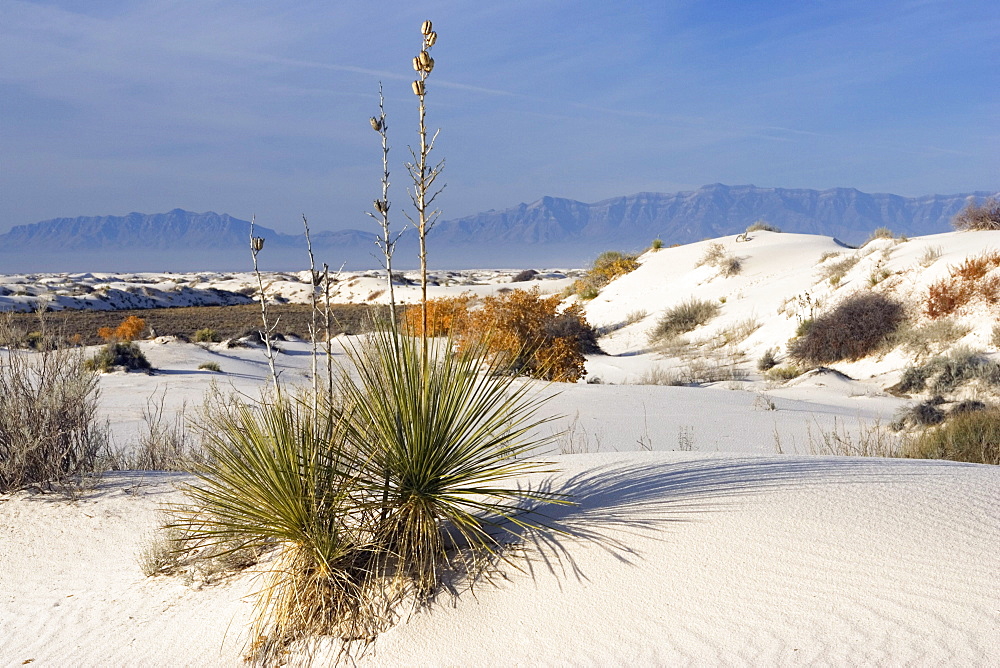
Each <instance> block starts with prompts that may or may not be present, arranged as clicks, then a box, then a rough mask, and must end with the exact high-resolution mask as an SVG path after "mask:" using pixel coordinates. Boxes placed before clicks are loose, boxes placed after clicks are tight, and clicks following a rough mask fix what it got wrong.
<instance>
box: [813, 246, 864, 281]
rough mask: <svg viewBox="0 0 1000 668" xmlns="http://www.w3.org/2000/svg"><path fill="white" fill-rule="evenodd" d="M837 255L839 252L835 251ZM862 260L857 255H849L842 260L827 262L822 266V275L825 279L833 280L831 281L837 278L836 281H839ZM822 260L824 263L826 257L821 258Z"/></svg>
mask: <svg viewBox="0 0 1000 668" xmlns="http://www.w3.org/2000/svg"><path fill="white" fill-rule="evenodd" d="M835 255H838V254H837V253H835V254H834V256H835ZM830 257H833V256H830ZM860 260H861V258H859V257H858V256H857V255H848V256H847V257H845V258H843V259H842V260H838V261H836V262H829V263H825V264H823V266H822V267H821V268H820V276H821V277H822V278H823V279H825V280H828V281H831V283H832V282H833V281H834V280H836V282H837V283H839V282H840V281H841V279H843V278H844V275H845V274H847V272H849V271H850V270H851V269H853V268H854V265H856V264H857V263H858V262H859V261H860ZM820 262H821V263H823V262H824V259H820Z"/></svg>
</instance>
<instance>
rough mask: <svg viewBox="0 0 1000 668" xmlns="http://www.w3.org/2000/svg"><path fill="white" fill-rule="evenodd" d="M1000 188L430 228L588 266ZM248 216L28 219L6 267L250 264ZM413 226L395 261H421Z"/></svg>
mask: <svg viewBox="0 0 1000 668" xmlns="http://www.w3.org/2000/svg"><path fill="white" fill-rule="evenodd" d="M996 194H997V193H989V192H975V193H963V194H958V195H927V196H924V197H901V196H898V195H890V194H869V193H863V192H860V191H858V190H855V189H853V188H834V189H831V190H822V191H819V190H805V189H785V188H758V187H755V186H726V185H722V184H713V185H708V186H704V187H702V188H699V189H698V190H694V191H688V192H678V193H670V194H667V193H638V194H635V195H629V196H625V197H616V198H613V199H608V200H603V201H600V202H595V203H593V204H586V203H584V202H577V201H575V200H569V199H561V198H558V197H543V198H542V199H540V200H537V201H536V202H532V203H531V204H520V205H518V206H516V207H512V208H509V209H505V210H503V211H487V212H484V213H479V214H476V215H474V216H467V217H464V218H458V219H455V220H447V221H441V222H440V223H439V224H438V225H437V226H436V227H435V228H434V230H433V231H432V233H431V237H432V239H433V246H432V250H431V262H432V263H433V264H434V265H435V266H437V267H444V268H461V267H466V268H468V267H483V268H519V267H528V266H548V267H553V266H582V265H584V264H587V263H588V262H589V261H590V260H592V259H593V258H594V257H595V256H596V255H597V254H599V253H600V252H601V251H604V250H608V249H611V248H614V249H619V250H626V251H632V250H639V249H642V248H645V247H647V246H648V245H649V243H650V242H651V241H652V240H653V239H656V238H659V239H662V240H663V242H664V243H666V244H668V245H669V244H674V243H680V244H683V243H690V242H692V241H699V240H701V239H705V238H713V237H720V236H726V235H730V234H738V233H739V232H741V231H743V230H744V229H745V228H746V227H747V225H749V224H751V223H753V222H755V221H757V220H765V221H767V222H768V223H770V224H772V225H775V226H777V227H779V228H781V229H782V230H783V231H785V232H802V233H807V234H821V235H826V236H832V237H836V238H838V239H840V240H841V241H844V242H845V243H849V244H859V243H861V242H863V241H864V240H865V239H866V238H867V237H868V236H869V234H870V233H871V232H872V231H873V230H875V229H876V228H878V227H888V228H890V229H891V230H893V231H894V232H895V233H897V234H906V235H908V236H920V235H924V234H934V233H938V232H945V231H948V230H949V229H950V225H949V224H950V221H951V219H952V218H953V217H954V215H955V214H956V213H957V212H958V211H960V210H961V209H962V207H964V206H965V205H966V203H967V202H968V200H969V198H975V199H977V200H982V199H985V198H987V197H989V196H993V195H996ZM255 234H256V235H257V236H262V237H265V239H266V240H267V241H266V245H265V249H266V250H265V251H264V252H263V253H261V255H260V257H261V260H262V262H265V263H266V266H265V267H264V268H268V269H290V268H301V267H302V266H303V264H304V261H305V240H304V237H303V235H291V234H282V233H279V232H276V231H274V230H271V229H268V228H266V227H260V226H257V228H256V232H255ZM249 235H250V223H249V222H247V221H245V220H240V219H238V218H233V217H232V216H230V215H228V214H217V213H213V212H208V213H192V212H189V211H183V210H181V209H175V210H173V211H170V212H169V213H162V214H151V215H148V214H141V213H131V214H129V215H127V216H100V217H80V218H57V219H53V220H47V221H43V222H40V223H34V224H30V225H19V226H17V227H14V228H12V229H11V230H10V231H9V232H7V233H6V234H3V235H0V273H15V272H25V271H83V270H91V271H142V270H148V271H162V270H165V269H167V270H173V271H187V270H197V269H206V270H207V269H215V270H236V269H245V268H247V266H248V264H249V250H248V239H249ZM312 242H313V248H314V251H315V253H316V256H317V262H320V263H322V262H327V263H328V264H330V266H331V267H339V266H340V265H341V264H342V263H345V262H346V264H347V268H350V269H362V268H366V267H377V266H378V261H377V259H376V257H375V253H376V246H375V234H374V233H373V232H372V231H360V230H341V231H335V232H328V231H327V232H321V231H318V230H314V231H313V234H312ZM414 247H415V239H414V235H413V233H412V232H408V233H407V234H405V235H404V237H403V239H402V240H401V241H400V244H399V247H398V252H397V255H396V257H395V259H394V262H395V263H396V265H397V266H398V267H399V268H401V269H405V268H410V267H412V266H414V265H415V263H416V260H415V257H414V256H415V253H414V252H413V251H414Z"/></svg>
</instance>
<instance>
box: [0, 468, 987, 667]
mask: <svg viewBox="0 0 1000 668" xmlns="http://www.w3.org/2000/svg"><path fill="white" fill-rule="evenodd" d="M558 463H559V464H560V465H561V466H562V467H563V472H562V473H561V474H560V475H559V476H558V477H557V478H556V479H555V480H553V481H552V484H553V485H554V486H555V487H557V488H559V489H563V490H566V491H569V492H571V493H573V494H574V497H575V498H576V499H577V501H578V502H579V505H578V506H576V507H574V508H569V509H564V510H556V511H554V512H551V514H550V515H549V520H550V521H551V522H554V523H555V524H556V525H557V526H559V527H561V528H562V529H564V530H565V531H566V532H567V534H566V535H561V536H555V537H554V538H553V537H551V536H550V537H549V538H547V539H541V538H539V537H537V536H536V537H531V536H528V537H525V539H524V541H523V545H522V549H521V550H520V551H519V552H520V553H519V555H518V556H517V563H518V564H520V565H521V567H522V568H523V572H519V571H517V570H515V569H513V568H511V567H509V566H506V567H503V569H502V575H503V577H499V576H497V577H494V578H493V583H492V584H488V583H484V584H482V585H481V586H479V587H478V588H477V589H476V590H475V593H474V595H473V594H471V593H470V592H468V591H462V592H461V595H460V596H459V598H458V599H452V598H450V597H448V596H443V597H442V598H441V599H440V601H439V603H438V605H436V606H434V608H433V609H432V610H430V611H422V612H420V613H418V614H415V615H412V616H411V617H410V619H409V620H408V621H407V622H406V623H401V624H400V625H398V626H396V627H395V628H394V629H392V630H390V631H389V632H388V633H386V634H385V635H384V636H383V637H381V638H380V639H379V640H378V641H377V643H376V644H375V646H374V647H373V649H372V651H371V652H370V653H369V654H368V655H367V656H365V657H364V658H363V659H362V660H361V663H362V664H363V665H496V666H499V665H623V666H624V665H669V664H677V663H691V662H693V663H699V664H704V663H712V664H719V663H725V664H743V665H801V664H812V663H822V664H837V665H848V664H851V665H857V664H868V665H873V664H881V665H955V666H960V665H988V664H994V663H996V662H998V661H1000V642H998V637H997V635H996V629H997V627H998V624H1000V581H998V580H997V578H996V577H995V574H996V572H997V570H998V569H1000V555H998V554H997V552H996V545H997V544H998V541H1000V508H998V507H997V505H996V503H995V500H996V498H997V497H998V494H1000V470H998V469H996V468H990V467H985V466H975V465H962V464H953V463H944V462H920V461H906V460H871V459H869V460H859V459H849V458H824V457H790V456H784V457H779V456H757V457H749V458H747V457H740V456H709V455H703V454H697V453H696V454H687V453H632V454H590V455H571V456H563V457H560V458H558ZM179 477H180V476H176V475H166V474H156V475H150V476H146V477H142V476H135V475H113V476H109V477H108V478H107V479H106V480H105V481H104V482H103V483H102V484H101V485H100V486H99V487H98V488H97V489H96V490H95V491H93V492H89V493H87V494H84V495H83V496H82V497H81V498H80V499H78V500H76V501H61V500H55V499H48V498H39V497H37V496H35V497H32V496H30V495H28V494H23V493H22V494H17V495H14V496H13V497H7V498H5V499H4V501H3V502H2V503H0V527H2V528H3V532H4V537H5V540H4V541H3V543H2V545H0V585H2V591H3V594H2V599H0V600H2V607H0V625H2V629H3V634H2V635H0V661H2V662H3V663H4V664H5V665H7V664H10V665H16V664H20V663H21V662H22V661H25V660H27V659H34V662H33V663H34V665H53V666H57V665H79V666H105V665H148V666H178V665H233V664H235V663H237V662H238V661H239V657H240V649H241V646H242V645H241V643H242V642H243V640H244V638H243V637H242V636H241V634H242V633H243V629H245V625H246V623H247V621H248V618H249V617H248V615H249V604H248V602H247V600H246V599H245V598H244V597H245V595H246V594H247V593H248V592H249V591H251V590H252V587H253V583H252V582H251V581H250V579H249V578H248V577H247V576H243V577H241V578H237V579H235V580H230V581H227V582H224V583H222V584H214V585H209V586H205V587H202V588H200V589H198V588H195V587H192V586H189V585H186V584H185V583H184V581H183V579H181V578H152V579H147V578H144V577H143V576H142V574H141V572H140V570H139V567H138V565H137V562H136V559H135V554H136V553H137V551H138V550H140V549H141V547H142V545H143V542H144V541H145V540H146V536H147V533H148V531H149V530H150V529H151V528H152V526H153V525H154V523H155V520H156V508H157V506H158V504H159V503H161V502H163V501H166V500H171V499H174V498H176V496H177V494H176V492H174V491H172V486H173V484H174V483H176V482H177V481H178V479H179ZM535 482H536V483H538V482H539V481H538V480H536V481H535ZM320 663H322V662H320Z"/></svg>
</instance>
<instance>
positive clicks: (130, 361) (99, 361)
mask: <svg viewBox="0 0 1000 668" xmlns="http://www.w3.org/2000/svg"><path fill="white" fill-rule="evenodd" d="M84 367H85V368H86V369H87V370H88V371H100V372H101V373H110V372H112V371H114V370H115V369H117V368H124V369H125V370H126V371H148V370H150V369H152V365H150V363H149V360H147V359H146V356H145V355H144V354H143V352H142V349H141V348H139V346H137V345H136V344H135V343H133V342H131V341H127V342H125V341H111V342H109V343H107V344H106V345H105V346H104V347H102V348H101V349H100V350H99V351H98V352H97V354H96V355H94V356H93V357H92V358H90V359H88V360H86V361H85V362H84Z"/></svg>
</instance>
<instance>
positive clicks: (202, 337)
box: [194, 327, 222, 343]
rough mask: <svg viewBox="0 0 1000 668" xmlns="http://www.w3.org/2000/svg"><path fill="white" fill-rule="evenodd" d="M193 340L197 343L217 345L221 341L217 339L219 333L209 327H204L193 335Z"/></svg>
mask: <svg viewBox="0 0 1000 668" xmlns="http://www.w3.org/2000/svg"><path fill="white" fill-rule="evenodd" d="M194 340H195V341H196V342H197V343H218V342H219V341H221V340H222V339H221V338H220V337H219V333H218V332H216V331H215V330H214V329H212V328H211V327H204V328H202V329H199V330H198V331H196V332H195V333H194Z"/></svg>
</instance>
